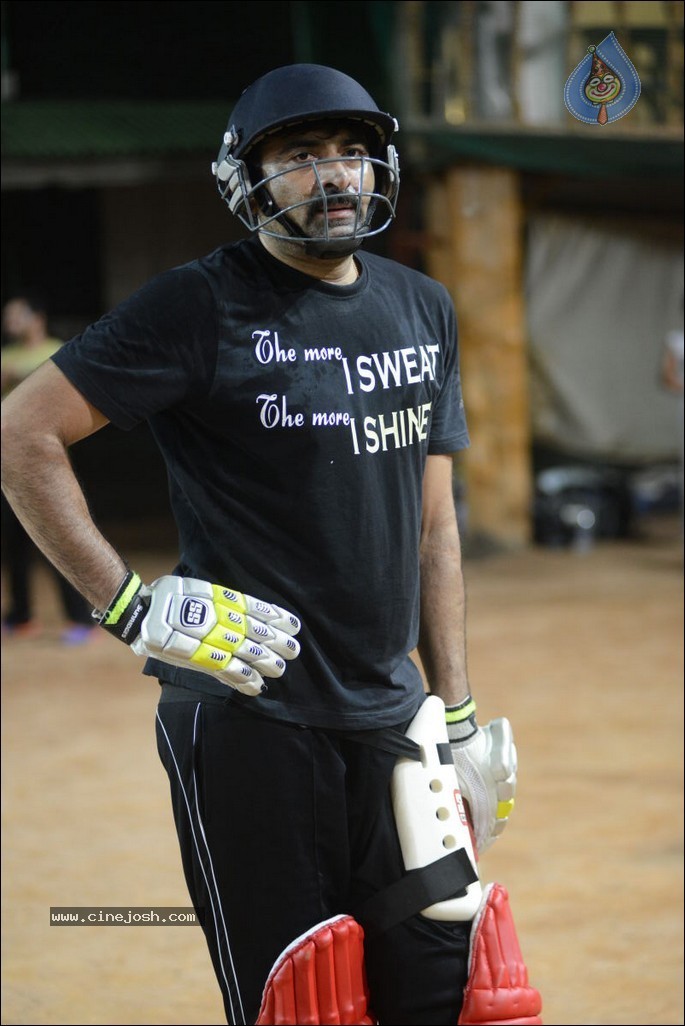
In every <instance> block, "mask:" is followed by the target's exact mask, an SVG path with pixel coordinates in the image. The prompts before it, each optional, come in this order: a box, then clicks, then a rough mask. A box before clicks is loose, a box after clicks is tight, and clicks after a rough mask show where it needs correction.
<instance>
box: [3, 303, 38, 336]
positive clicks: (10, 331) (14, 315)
mask: <svg viewBox="0 0 685 1026" xmlns="http://www.w3.org/2000/svg"><path fill="white" fill-rule="evenodd" d="M35 317H36V315H35V314H34V312H33V311H32V310H31V308H30V307H29V306H28V304H27V303H25V302H24V300H23V299H11V300H10V301H9V302H8V303H7V305H6V306H5V309H4V310H3V312H2V330H3V332H4V333H5V335H6V336H7V337H8V338H9V339H11V340H12V341H13V342H18V341H21V339H22V338H24V336H25V335H27V334H28V333H29V332H30V331H31V328H32V327H33V325H34V322H35Z"/></svg>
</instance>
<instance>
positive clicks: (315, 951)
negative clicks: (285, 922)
mask: <svg viewBox="0 0 685 1026" xmlns="http://www.w3.org/2000/svg"><path fill="white" fill-rule="evenodd" d="M367 1006H368V988H367V985H366V974H365V971H364V931H363V930H362V928H361V926H360V925H359V923H358V922H357V921H356V920H355V919H353V918H352V917H351V916H336V917H335V918H334V919H330V920H328V921H327V922H325V923H320V924H319V925H318V926H314V927H313V928H312V929H311V930H309V931H308V932H307V933H305V934H303V935H302V936H301V937H298V939H297V940H296V941H293V943H292V944H290V945H289V946H288V947H287V948H286V949H285V951H283V952H282V953H281V955H280V956H279V957H278V958H277V959H276V962H275V963H274V967H273V969H272V970H271V972H270V973H269V978H268V980H267V981H266V986H265V988H264V996H263V998H262V1007H261V1008H260V1010H259V1018H258V1019H257V1024H256V1026H309V1024H311V1026H317V1024H319V1026H373V1024H374V1023H375V1022H376V1020H375V1019H374V1018H373V1017H372V1016H370V1015H369V1014H368V1012H367Z"/></svg>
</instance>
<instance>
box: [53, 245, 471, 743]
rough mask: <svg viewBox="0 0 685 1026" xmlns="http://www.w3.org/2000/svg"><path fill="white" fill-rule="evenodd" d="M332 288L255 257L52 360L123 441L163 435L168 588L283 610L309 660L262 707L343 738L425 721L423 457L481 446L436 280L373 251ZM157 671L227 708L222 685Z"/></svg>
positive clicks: (93, 332) (205, 269)
mask: <svg viewBox="0 0 685 1026" xmlns="http://www.w3.org/2000/svg"><path fill="white" fill-rule="evenodd" d="M357 259H358V262H359V265H360V276H359V278H358V280H357V281H356V282H355V283H354V284H353V285H347V286H337V285H332V284H328V283H323V282H318V281H317V280H316V279H313V278H311V277H310V276H308V275H304V274H301V273H300V272H299V271H295V270H293V269H291V268H290V267H288V266H286V265H285V264H283V263H281V262H280V261H278V260H276V259H274V258H273V257H272V256H271V255H270V254H269V253H267V252H266V250H265V249H264V247H263V246H262V245H261V243H260V242H259V241H258V240H257V239H254V238H252V239H249V240H246V241H243V242H240V243H237V244H234V245H230V246H225V247H221V248H219V249H218V250H216V251H215V252H214V253H211V254H210V255H208V256H206V257H204V258H202V259H199V260H195V261H193V262H191V263H189V264H186V265H184V266H183V267H178V268H175V269H173V270H170V271H167V272H165V273H163V274H161V275H159V276H157V277H155V278H154V279H152V280H151V281H150V282H149V283H148V284H146V285H145V286H143V287H142V288H141V289H140V290H139V291H137V292H136V293H135V294H134V295H132V296H131V297H130V298H129V299H127V300H126V301H124V302H123V303H121V304H120V305H119V306H118V307H116V308H115V309H114V310H113V311H111V312H110V313H108V314H107V315H105V316H104V317H103V318H101V319H100V320H99V321H98V322H97V323H95V324H94V325H91V326H90V327H89V328H88V329H87V330H86V331H85V332H84V333H83V334H82V335H79V336H77V337H76V338H74V339H72V340H71V341H70V342H68V343H67V344H66V345H65V346H64V347H63V348H62V349H61V350H60V351H59V352H58V353H57V354H56V355H55V356H54V361H55V363H56V364H57V366H58V367H60V369H61V370H62V371H63V372H64V374H65V375H66V376H67V378H69V380H70V381H71V382H72V383H73V384H74V385H75V387H76V388H77V389H78V390H79V391H80V392H81V393H82V394H83V395H84V396H85V397H86V399H88V401H89V402H90V403H92V404H93V405H94V406H95V407H96V408H97V409H99V410H100V411H101V412H102V413H103V414H104V415H105V416H106V417H107V418H108V419H109V420H110V421H112V423H113V424H115V425H116V426H117V427H120V428H124V429H130V428H132V427H134V426H135V425H136V424H138V423H139V422H141V421H143V420H147V421H148V422H149V424H150V427H151V430H152V433H153V435H154V437H155V439H156V441H157V444H158V445H159V448H160V450H161V453H162V455H163V458H164V460H165V463H166V467H167V472H168V478H169V490H170V500H171V507H172V510H173V514H174V517H175V520H176V523H177V526H178V532H179V544H180V552H179V561H178V564H177V566H176V567H175V568H170V569H169V572H170V573H177V574H180V575H182V576H186V577H197V578H200V579H203V580H207V581H211V582H213V583H217V584H224V585H227V586H229V587H231V588H235V589H238V590H240V591H243V592H246V593H248V594H250V595H254V596H255V597H257V598H261V599H266V600H267V601H270V602H276V603H277V604H278V605H281V606H284V607H285V608H287V609H288V610H291V611H292V612H294V613H295V614H296V615H297V616H299V617H300V619H301V620H302V624H303V626H302V631H301V633H300V635H299V640H300V641H301V645H302V652H301V654H300V656H299V657H298V658H297V659H296V660H294V661H293V662H291V663H288V665H287V669H286V671H285V674H284V675H283V677H281V678H279V679H278V680H271V681H267V684H268V689H267V691H266V692H265V694H264V695H262V696H260V697H259V698H248V697H244V696H241V695H240V694H238V693H237V692H232V691H229V692H228V693H229V695H231V696H232V697H233V698H234V700H235V701H240V702H247V703H249V704H250V706H251V707H252V708H253V709H255V710H260V711H262V712H264V713H265V714H267V715H271V716H275V717H278V718H280V719H284V720H289V721H294V722H297V723H306V724H309V725H311V726H321V727H331V728H339V729H361V728H376V727H381V726H387V725H389V724H392V723H397V722H399V721H401V720H403V719H407V718H409V717H411V716H412V715H413V714H414V712H415V710H416V709H417V708H418V706H419V704H420V702H421V700H422V694H423V693H422V685H421V679H420V675H419V673H418V671H417V669H416V667H415V666H414V664H413V662H412V661H411V660H410V659H409V658H408V653H409V652H410V651H411V650H412V649H413V648H414V647H415V646H416V643H417V638H418V622H419V568H418V543H419V533H420V527H421V490H422V477H423V470H424V466H425V462H426V456H427V454H429V453H451V452H453V451H456V450H458V449H460V448H463V447H465V446H466V445H467V444H468V434H467V429H466V424H465V419H464V412H463V403H462V398H461V387H460V379H459V366H458V354H457V335H456V323H455V317H454V309H453V306H452V303H451V300H450V298H449V295H448V293H447V291H446V290H445V289H444V287H443V286H442V285H440V284H438V283H437V282H435V281H433V280H432V279H430V278H428V277H426V276H425V275H422V274H420V273H418V272H416V271H413V270H410V269H408V268H405V267H402V266H401V265H399V264H397V263H395V262H393V261H389V260H386V259H384V258H381V257H378V256H375V255H372V254H366V253H359V254H358V255H357ZM145 672H146V673H149V674H151V675H153V676H156V677H158V678H159V679H160V680H163V681H167V682H170V683H176V684H181V685H183V686H184V687H188V688H192V689H195V690H198V691H206V692H207V691H208V692H211V693H214V694H218V695H223V696H225V695H226V694H227V689H226V688H225V687H224V686H223V685H222V684H220V683H219V682H218V681H217V680H215V679H214V678H213V677H211V676H209V675H207V674H202V673H198V672H196V671H190V670H183V669H180V668H175V667H171V666H167V665H165V664H163V663H160V662H158V661H155V660H148V662H147V663H146V667H145Z"/></svg>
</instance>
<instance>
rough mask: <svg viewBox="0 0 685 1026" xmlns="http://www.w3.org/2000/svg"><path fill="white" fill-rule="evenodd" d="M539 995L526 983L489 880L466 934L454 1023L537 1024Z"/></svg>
mask: <svg viewBox="0 0 685 1026" xmlns="http://www.w3.org/2000/svg"><path fill="white" fill-rule="evenodd" d="M541 1010H542V999H541V997H540V994H539V992H538V991H537V990H536V989H535V988H534V987H531V986H530V984H529V983H528V970H527V969H526V965H525V962H524V961H523V955H522V954H521V948H520V947H519V942H518V937H517V936H516V928H515V926H514V920H513V917H512V914H511V908H510V906H509V895H508V893H507V891H506V889H505V888H504V887H503V886H502V885H501V884H497V883H495V884H491V885H490V887H489V888H488V889H487V891H486V898H485V900H484V903H483V904H482V905H481V908H480V909H479V912H478V916H477V918H476V922H475V926H474V932H473V934H472V936H471V954H470V967H469V979H468V983H467V984H466V990H465V992H464V1004H463V1007H462V1010H461V1015H460V1016H459V1026H505V1024H506V1026H513V1024H514V1023H520V1024H524V1026H541V1024H542V1019H540V1012H541Z"/></svg>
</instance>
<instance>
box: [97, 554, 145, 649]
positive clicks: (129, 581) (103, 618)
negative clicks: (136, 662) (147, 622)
mask: <svg viewBox="0 0 685 1026" xmlns="http://www.w3.org/2000/svg"><path fill="white" fill-rule="evenodd" d="M142 587H143V582H142V581H141V579H140V577H139V576H138V574H137V573H135V572H134V571H133V570H129V571H128V573H127V574H126V576H125V577H124V579H123V581H122V583H121V585H120V586H119V589H118V591H117V593H116V594H115V596H114V598H113V599H112V601H111V602H110V604H109V606H108V607H107V609H106V610H105V611H104V613H103V612H101V611H100V610H99V609H94V610H93V612H92V613H91V616H92V617H93V619H95V620H97V621H98V623H99V624H100V626H101V627H104V629H105V630H106V631H107V633H108V634H113V635H114V637H115V638H118V639H119V640H120V641H123V642H124V643H125V644H127V645H132V644H133V642H134V641H135V640H136V638H137V637H138V635H139V634H140V630H141V626H142V622H143V619H144V617H145V616H146V614H147V611H148V609H149V607H150V600H149V598H147V596H142V595H141V591H142Z"/></svg>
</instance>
